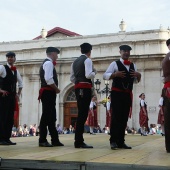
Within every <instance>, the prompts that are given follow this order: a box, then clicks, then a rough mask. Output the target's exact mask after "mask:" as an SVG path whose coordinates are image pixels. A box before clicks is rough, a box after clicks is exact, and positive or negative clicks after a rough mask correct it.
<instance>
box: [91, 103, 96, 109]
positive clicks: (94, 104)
mask: <svg viewBox="0 0 170 170" xmlns="http://www.w3.org/2000/svg"><path fill="white" fill-rule="evenodd" d="M93 106H96V102H93V101H91V102H90V109H93Z"/></svg>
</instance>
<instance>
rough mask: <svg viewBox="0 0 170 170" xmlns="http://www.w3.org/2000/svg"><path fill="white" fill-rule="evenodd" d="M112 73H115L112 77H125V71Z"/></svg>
mask: <svg viewBox="0 0 170 170" xmlns="http://www.w3.org/2000/svg"><path fill="white" fill-rule="evenodd" d="M113 74H114V75H115V76H114V77H120V78H124V77H126V72H125V71H117V72H115V73H113Z"/></svg>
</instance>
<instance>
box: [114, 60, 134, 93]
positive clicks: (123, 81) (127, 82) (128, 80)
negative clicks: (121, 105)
mask: <svg viewBox="0 0 170 170" xmlns="http://www.w3.org/2000/svg"><path fill="white" fill-rule="evenodd" d="M116 64H117V67H118V71H125V73H126V75H125V76H126V77H125V78H120V77H115V78H113V82H112V87H116V88H119V89H121V90H126V89H128V90H132V89H133V82H134V78H133V77H131V76H130V72H129V71H128V70H127V69H126V67H125V66H124V65H123V64H122V62H121V61H120V60H117V61H116ZM129 70H135V69H134V65H133V63H131V64H130V68H129Z"/></svg>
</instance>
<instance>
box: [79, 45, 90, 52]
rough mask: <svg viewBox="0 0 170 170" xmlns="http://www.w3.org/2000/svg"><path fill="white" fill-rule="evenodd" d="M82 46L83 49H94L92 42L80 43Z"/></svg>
mask: <svg viewBox="0 0 170 170" xmlns="http://www.w3.org/2000/svg"><path fill="white" fill-rule="evenodd" d="M80 48H81V49H82V50H89V51H90V50H92V45H91V44H89V43H83V44H81V45H80Z"/></svg>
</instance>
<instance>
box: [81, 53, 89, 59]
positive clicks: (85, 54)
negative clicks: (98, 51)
mask: <svg viewBox="0 0 170 170" xmlns="http://www.w3.org/2000/svg"><path fill="white" fill-rule="evenodd" d="M81 55H85V56H86V57H87V58H89V57H88V56H87V55H86V54H81Z"/></svg>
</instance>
